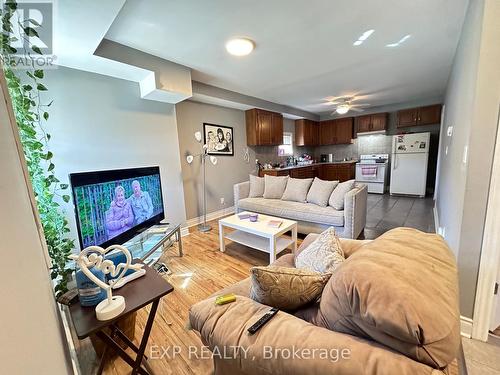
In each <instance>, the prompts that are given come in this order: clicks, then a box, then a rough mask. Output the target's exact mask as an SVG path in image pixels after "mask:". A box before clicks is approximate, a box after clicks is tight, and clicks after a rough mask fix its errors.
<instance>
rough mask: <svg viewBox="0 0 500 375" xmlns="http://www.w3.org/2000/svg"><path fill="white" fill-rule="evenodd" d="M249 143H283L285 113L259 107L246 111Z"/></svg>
mask: <svg viewBox="0 0 500 375" xmlns="http://www.w3.org/2000/svg"><path fill="white" fill-rule="evenodd" d="M245 120H246V130H247V145H248V146H276V145H280V144H282V143H283V115H282V114H281V113H276V112H270V111H265V110H262V109H258V108H253V109H249V110H248V111H246V112H245Z"/></svg>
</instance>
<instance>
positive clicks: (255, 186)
mask: <svg viewBox="0 0 500 375" xmlns="http://www.w3.org/2000/svg"><path fill="white" fill-rule="evenodd" d="M263 195H264V177H259V176H254V175H252V174H251V175H250V192H249V193H248V197H249V198H257V197H262V196H263Z"/></svg>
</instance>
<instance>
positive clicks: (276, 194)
mask: <svg viewBox="0 0 500 375" xmlns="http://www.w3.org/2000/svg"><path fill="white" fill-rule="evenodd" d="M287 181H288V176H269V175H267V174H266V175H265V176H264V198H267V199H281V197H282V196H283V193H284V192H285V188H286V183H287Z"/></svg>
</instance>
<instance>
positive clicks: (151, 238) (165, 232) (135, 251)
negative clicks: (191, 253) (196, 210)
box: [123, 224, 183, 266]
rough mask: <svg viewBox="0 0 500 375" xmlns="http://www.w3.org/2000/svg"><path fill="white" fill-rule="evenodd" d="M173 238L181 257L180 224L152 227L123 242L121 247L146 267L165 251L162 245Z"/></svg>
mask: <svg viewBox="0 0 500 375" xmlns="http://www.w3.org/2000/svg"><path fill="white" fill-rule="evenodd" d="M173 237H175V238H174V239H175V241H176V242H177V246H178V248H179V256H182V255H183V254H182V239H181V226H180V224H168V225H165V224H159V225H153V226H152V227H149V228H148V229H146V230H144V231H143V232H141V233H139V234H138V235H136V236H135V237H133V238H132V239H130V240H129V241H127V242H125V243H124V244H123V246H125V247H126V248H127V249H128V250H129V251H130V253H131V254H132V258H134V259H140V260H141V261H143V262H144V263H146V264H147V265H148V266H152V265H153V264H155V263H156V262H157V261H158V259H159V258H160V257H161V256H162V255H163V253H164V251H165V250H166V249H165V246H164V245H165V244H166V243H167V241H169V240H172V238H173Z"/></svg>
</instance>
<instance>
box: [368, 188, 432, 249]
mask: <svg viewBox="0 0 500 375" xmlns="http://www.w3.org/2000/svg"><path fill="white" fill-rule="evenodd" d="M433 206H434V201H433V200H432V198H412V197H396V196H390V195H389V194H384V195H380V194H368V202H367V214H366V228H365V231H364V238H366V239H370V240H371V239H374V238H377V237H378V236H380V235H381V234H383V233H385V232H387V231H388V230H390V229H393V228H397V227H411V228H416V229H419V230H421V231H423V232H430V233H434V232H435V229H434V213H433V211H432V208H433Z"/></svg>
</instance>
